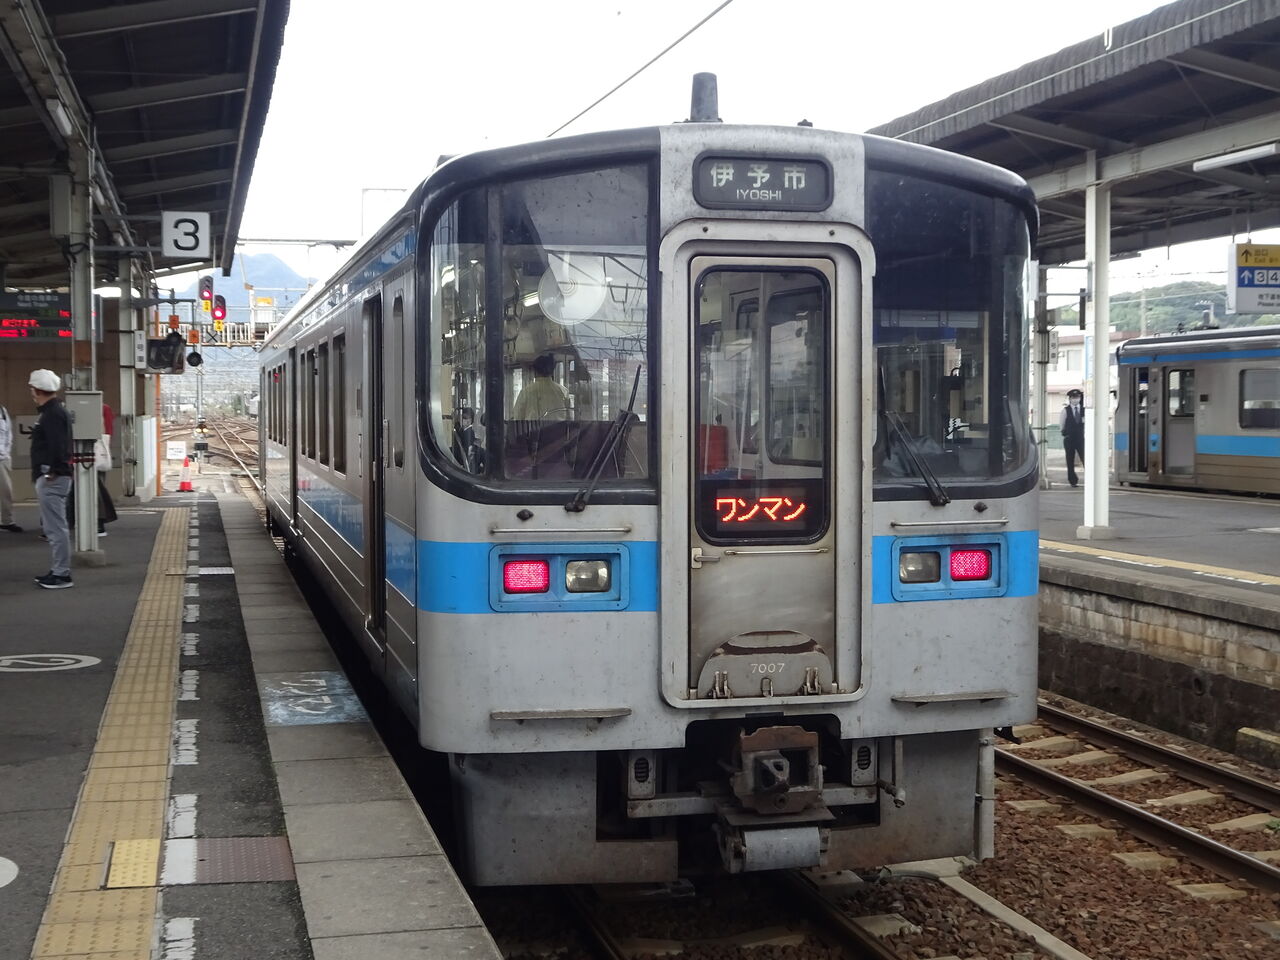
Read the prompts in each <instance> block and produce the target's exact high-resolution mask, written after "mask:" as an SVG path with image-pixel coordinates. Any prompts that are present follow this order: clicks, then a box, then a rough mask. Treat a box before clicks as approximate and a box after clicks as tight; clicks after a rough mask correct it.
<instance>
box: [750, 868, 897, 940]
mask: <svg viewBox="0 0 1280 960" xmlns="http://www.w3.org/2000/svg"><path fill="white" fill-rule="evenodd" d="M775 881H776V883H777V884H778V886H780V887H781V888H782V889H783V890H784V891H786V893H787V895H788V896H789V897H790V899H791V901H792V902H793V903H794V904H795V905H796V906H797V907H798V908H799V909H800V910H801V911H802V912H803V913H804V914H805V915H806V916H807V917H808V918H809V921H810V922H811V923H812V924H813V925H814V926H815V927H816V928H818V929H819V930H821V931H823V932H824V933H826V934H827V935H828V936H830V937H832V938H834V939H835V940H836V943H835V946H836V947H837V948H838V949H840V950H842V951H844V953H845V955H846V956H847V957H849V960H902V955H901V954H899V953H897V952H895V951H894V950H893V949H892V948H891V947H890V946H889V945H888V944H886V943H885V942H884V941H882V940H881V939H880V938H879V937H877V936H876V935H875V934H873V933H868V932H867V931H866V930H864V929H862V927H860V926H858V924H856V923H855V922H854V920H853V917H851V916H849V915H848V914H847V913H845V912H844V911H843V910H841V909H840V908H839V906H837V905H836V904H834V903H832V902H831V901H830V900H828V899H827V898H826V897H824V896H823V895H822V891H820V890H819V889H818V888H817V887H815V886H814V885H813V884H812V883H811V882H810V881H809V880H808V879H806V878H805V876H804V874H802V873H801V872H800V871H798V870H783V871H779V872H778V873H777V874H775Z"/></svg>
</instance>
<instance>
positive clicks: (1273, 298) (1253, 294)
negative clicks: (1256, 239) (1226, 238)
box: [1227, 243, 1280, 313]
mask: <svg viewBox="0 0 1280 960" xmlns="http://www.w3.org/2000/svg"><path fill="white" fill-rule="evenodd" d="M1227 313H1280V244H1265V243H1232V244H1229V245H1228V247H1227Z"/></svg>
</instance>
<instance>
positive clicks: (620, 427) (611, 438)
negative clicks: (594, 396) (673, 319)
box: [564, 365, 641, 513]
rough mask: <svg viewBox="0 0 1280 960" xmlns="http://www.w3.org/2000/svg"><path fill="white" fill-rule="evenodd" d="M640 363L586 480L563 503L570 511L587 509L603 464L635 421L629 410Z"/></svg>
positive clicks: (638, 385) (578, 511) (631, 407)
mask: <svg viewBox="0 0 1280 960" xmlns="http://www.w3.org/2000/svg"><path fill="white" fill-rule="evenodd" d="M640 369H641V368H640V365H637V366H636V378H635V380H633V381H632V383H631V399H630V400H628V401H627V406H626V408H625V409H624V410H622V411H620V412H619V413H618V415H617V416H616V417H614V419H613V423H611V424H610V425H609V432H608V434H606V435H605V438H604V443H602V444H600V449H599V450H597V451H596V456H595V459H594V460H592V461H591V466H590V467H589V468H588V469H587V478H586V482H585V483H583V485H582V488H581V489H580V490H579V491H578V492H577V493H575V494H574V495H573V499H572V500H570V501H569V502H568V503H566V504H565V505H564V508H565V509H566V510H568V511H569V512H570V513H581V512H582V511H583V510H585V509H587V501H588V500H590V499H591V494H593V493H594V492H595V489H596V484H597V483H598V482H599V481H600V475H601V474H602V473H604V465H605V464H606V463H607V462H608V460H609V457H610V456H611V455H612V454H613V451H614V450H615V449H617V447H618V446H619V445H620V444H621V443H622V442H623V441H624V440H625V439H626V437H627V431H628V430H630V429H631V425H632V424H633V423H635V421H636V416H635V414H634V413H632V412H631V411H632V410H634V409H635V405H636V391H638V390H639V389H640Z"/></svg>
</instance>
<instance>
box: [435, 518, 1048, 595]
mask: <svg viewBox="0 0 1280 960" xmlns="http://www.w3.org/2000/svg"><path fill="white" fill-rule="evenodd" d="M911 539H912V538H910V537H893V536H885V537H875V538H874V539H873V541H872V544H871V558H872V559H871V602H872V603H896V602H898V601H896V600H894V597H893V592H892V590H893V578H894V577H896V576H897V573H898V571H897V570H896V569H894V565H893V545H894V543H895V542H896V541H899V540H902V541H903V542H904V543H909V542H910V540H911ZM979 541H988V542H999V543H1001V544H1002V545H1003V548H1004V549H1005V551H1006V552H1007V562H1006V564H1005V571H1006V573H1005V576H1006V578H1007V581H1008V582H1007V584H1006V588H1005V589H1004V590H1003V592H1002V593H1001V596H1005V597H1030V596H1034V595H1035V593H1036V591H1037V590H1038V589H1039V584H1040V567H1039V563H1040V535H1039V533H1038V531H1035V530H1016V531H1012V532H1009V533H1001V534H991V535H986V534H981V535H975V534H966V535H963V536H960V535H957V536H956V537H955V539H954V542H955V543H975V542H979ZM625 545H626V547H627V549H628V551H629V552H630V555H631V563H630V578H631V582H630V592H629V596H630V600H629V602H628V604H627V606H626V609H627V610H630V611H633V612H653V611H656V610H657V609H658V595H659V591H658V544H657V543H656V542H655V541H652V540H628V541H626V542H625ZM579 546H580V545H576V544H573V543H566V544H563V548H564V550H565V551H569V552H573V551H576V550H577V549H578V547H579ZM494 548H495V545H494V544H492V543H443V542H439V541H433V540H419V541H418V557H417V560H418V567H417V604H418V609H420V610H423V611H425V612H428V613H493V612H495V611H494V609H493V605H492V603H490V600H489V579H490V578H491V577H493V576H497V575H498V571H497V567H496V565H495V564H494V563H493V562H491V561H492V557H493V550H494ZM583 596H584V598H588V597H589V595H585V594H584V595H583Z"/></svg>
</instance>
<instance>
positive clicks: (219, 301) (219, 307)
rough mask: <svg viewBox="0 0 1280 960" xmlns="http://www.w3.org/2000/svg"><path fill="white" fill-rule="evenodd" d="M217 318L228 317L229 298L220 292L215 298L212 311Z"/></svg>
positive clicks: (214, 317)
mask: <svg viewBox="0 0 1280 960" xmlns="http://www.w3.org/2000/svg"><path fill="white" fill-rule="evenodd" d="M210 312H211V313H212V314H213V319H215V320H225V319H227V298H226V297H224V296H222V294H218V295H217V296H216V297H214V298H213V309H212V310H211V311H210Z"/></svg>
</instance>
